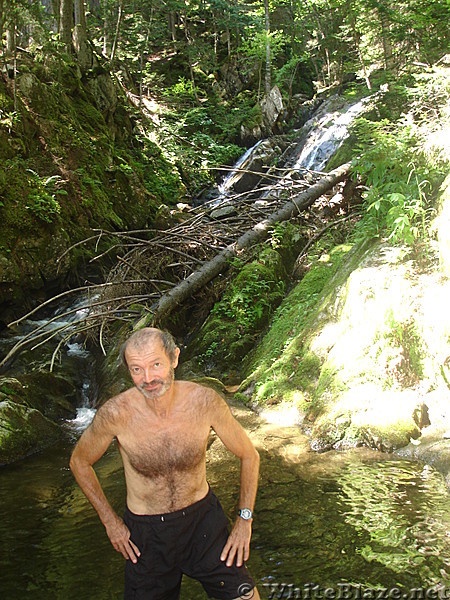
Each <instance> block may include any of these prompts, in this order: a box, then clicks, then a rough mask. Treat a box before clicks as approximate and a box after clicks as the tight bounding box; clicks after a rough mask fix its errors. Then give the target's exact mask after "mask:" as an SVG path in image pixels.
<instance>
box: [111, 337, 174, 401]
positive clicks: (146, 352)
mask: <svg viewBox="0 0 450 600" xmlns="http://www.w3.org/2000/svg"><path fill="white" fill-rule="evenodd" d="M120 353H121V357H122V360H123V362H124V364H125V366H126V367H127V368H128V370H129V372H130V375H131V378H132V379H133V382H134V384H135V386H136V387H137V388H138V389H139V391H140V392H142V394H143V395H144V396H145V397H146V398H148V399H151V400H154V399H156V398H159V397H161V396H163V395H164V394H165V393H166V392H167V391H168V390H169V389H170V387H171V386H172V383H173V381H174V371H175V367H176V366H177V365H178V356H179V354H180V349H179V348H177V346H176V344H175V340H174V339H173V337H172V336H171V334H170V333H169V332H166V331H161V330H160V329H155V328H153V327H146V328H144V329H140V330H138V331H136V332H135V333H133V334H132V335H131V336H130V337H129V338H128V340H127V341H126V342H125V343H124V344H123V345H122V348H121V351H120Z"/></svg>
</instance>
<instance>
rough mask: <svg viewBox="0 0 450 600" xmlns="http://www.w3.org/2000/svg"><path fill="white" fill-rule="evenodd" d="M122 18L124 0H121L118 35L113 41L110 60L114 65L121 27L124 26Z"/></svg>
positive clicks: (117, 25) (117, 24)
mask: <svg viewBox="0 0 450 600" xmlns="http://www.w3.org/2000/svg"><path fill="white" fill-rule="evenodd" d="M122 17H123V0H119V11H118V13H117V22H116V33H115V35H114V41H113V45H112V48H111V56H110V59H109V60H110V61H111V64H113V62H114V58H115V56H116V51H117V45H118V43H119V35H120V26H121V24H122Z"/></svg>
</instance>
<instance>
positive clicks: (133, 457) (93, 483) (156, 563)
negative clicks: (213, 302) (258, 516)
mask: <svg viewBox="0 0 450 600" xmlns="http://www.w3.org/2000/svg"><path fill="white" fill-rule="evenodd" d="M179 354H180V350H179V348H177V347H176V345H175V342H174V340H173V338H172V336H171V335H170V334H169V333H166V332H162V331H160V330H159V329H153V328H145V329H141V330H139V331H137V332H135V333H134V334H133V335H132V336H131V337H130V338H129V339H128V340H127V341H126V342H125V344H124V345H123V347H122V358H123V360H124V362H125V364H126V366H127V368H128V370H129V372H130V375H131V378H132V380H133V383H134V385H135V387H133V388H131V389H129V390H127V391H126V392H124V393H122V394H119V395H118V396H115V397H114V398H112V399H110V400H108V401H107V402H106V403H105V404H104V405H103V406H102V407H101V408H99V409H98V411H97V413H96V415H95V418H94V420H93V422H92V423H91V425H90V426H89V427H88V428H87V429H86V430H85V431H84V433H83V435H82V436H81V438H80V440H79V441H78V443H77V445H76V447H75V449H74V451H73V454H72V457H71V460H70V468H71V469H72V472H73V474H74V475H75V478H76V480H77V482H78V484H79V485H80V487H81V489H82V490H83V492H84V493H85V495H86V496H87V498H88V500H89V501H90V502H91V504H92V505H93V507H94V508H95V510H96V511H97V513H98V515H99V517H100V519H101V521H102V523H103V525H104V526H105V529H106V533H107V535H108V537H109V539H110V541H111V544H112V545H113V547H114V548H115V550H117V551H118V552H120V553H121V554H122V555H123V556H124V557H125V558H126V559H127V562H126V566H125V596H124V598H125V600H131V599H133V600H176V599H177V598H179V594H180V585H181V578H182V574H183V573H185V574H186V575H189V576H190V577H194V578H195V579H198V580H199V581H200V582H201V583H202V585H203V587H204V589H205V590H206V592H207V593H208V595H209V596H210V597H213V598H218V599H222V600H234V599H238V598H253V599H254V600H259V598H260V596H259V594H258V591H257V590H256V588H255V587H254V586H255V583H254V581H253V580H252V578H251V577H250V575H249V574H248V572H247V570H246V567H245V561H246V560H247V559H248V556H249V550H250V538H251V527H252V518H251V517H252V512H251V511H252V510H253V506H254V502H255V497H256V490H257V485H258V470H259V455H258V453H257V451H256V450H255V448H254V447H253V445H252V443H251V441H250V440H249V438H248V436H247V434H246V433H245V431H244V430H243V428H242V427H241V426H240V424H239V423H238V422H237V421H236V420H235V418H234V417H233V416H232V414H231V411H230V409H229V408H228V406H227V404H226V402H225V401H224V400H223V399H222V398H221V397H220V396H219V394H217V393H216V392H214V391H213V390H211V389H209V388H205V387H203V386H201V385H198V384H195V383H192V382H188V381H175V379H174V370H175V367H176V366H177V365H178V356H179ZM211 428H212V429H214V431H215V432H216V434H217V435H218V436H219V438H220V439H221V440H222V441H223V443H224V444H225V446H226V447H227V448H228V449H229V450H231V452H233V453H234V454H235V455H236V456H237V457H239V459H240V461H241V478H240V498H239V507H240V511H239V516H238V517H237V518H236V521H235V523H234V525H233V527H232V530H231V533H230V534H229V533H228V529H227V519H226V517H225V515H224V513H223V510H222V507H221V506H220V503H219V501H218V500H217V498H216V497H215V495H214V493H213V492H212V491H211V489H210V488H209V485H208V483H207V480H206V447H207V442H208V437H209V433H210V430H211ZM114 438H115V439H116V440H117V443H118V447H119V450H120V454H121V456H122V461H123V466H124V472H125V480H126V487H127V506H126V509H125V515H124V518H123V519H121V518H120V517H119V516H118V515H117V514H116V512H115V511H114V510H113V508H112V507H111V505H110V503H109V502H108V500H107V498H106V496H105V494H104V492H103V490H102V487H101V485H100V483H99V481H98V479H97V476H96V474H95V471H94V469H93V467H92V465H93V464H94V463H95V462H96V461H98V460H99V458H100V457H101V456H103V454H104V453H105V452H106V450H107V449H108V447H109V445H110V444H111V442H112V441H113V440H114Z"/></svg>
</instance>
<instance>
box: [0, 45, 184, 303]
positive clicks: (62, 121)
mask: <svg viewBox="0 0 450 600" xmlns="http://www.w3.org/2000/svg"><path fill="white" fill-rule="evenodd" d="M15 90H16V106H15V105H14V82H13V81H11V80H8V81H6V80H5V79H1V78H0V157H1V160H0V240H1V241H0V308H6V307H7V306H11V305H18V304H19V303H21V302H24V303H27V302H28V301H29V296H30V294H29V292H30V291H32V290H40V289H42V288H44V287H48V286H51V285H52V284H55V282H59V285H60V284H61V282H62V280H63V279H64V278H65V277H67V276H68V275H70V274H71V273H73V272H75V271H76V270H77V269H79V268H80V267H81V266H82V264H83V260H84V258H85V257H86V256H88V254H89V253H88V252H86V250H82V249H80V248H76V249H75V250H74V251H73V252H71V253H70V254H65V255H64V252H65V251H66V250H67V249H68V248H69V247H70V246H71V245H72V244H74V243H76V242H78V241H79V240H81V239H84V238H86V237H88V236H89V235H91V234H92V229H93V228H100V229H113V230H117V229H135V228H141V227H145V226H148V225H149V224H151V223H152V220H153V218H154V216H155V214H156V211H157V208H158V207H159V206H160V205H161V204H162V203H166V204H173V203H174V202H176V201H177V199H178V198H180V197H181V196H182V194H183V192H184V187H183V184H182V182H181V178H180V175H179V173H178V172H177V170H176V169H174V168H173V166H172V165H171V164H170V163H169V162H168V161H167V160H166V159H165V158H164V156H163V154H162V152H161V150H160V148H159V147H158V146H157V145H156V144H155V143H153V142H151V141H150V140H149V139H148V138H147V137H145V136H140V135H139V131H138V129H137V122H138V120H137V113H136V112H135V109H134V108H133V107H132V106H131V104H129V103H128V101H127V98H126V96H125V93H124V91H123V89H122V88H121V86H120V85H119V84H118V83H117V82H116V81H115V80H114V78H113V77H112V76H111V75H110V73H109V72H108V71H106V70H105V69H103V68H102V66H101V65H100V64H99V62H98V61H96V62H94V66H93V68H92V69H90V70H89V71H87V72H82V71H81V70H80V68H79V67H78V65H77V64H76V62H73V61H72V60H71V59H69V58H68V57H64V55H57V54H55V53H53V54H52V53H50V54H49V53H47V54H45V55H44V54H43V53H39V51H37V52H36V54H35V55H31V54H30V55H28V54H24V56H21V58H20V62H19V67H18V76H17V79H16V82H15ZM62 255H64V258H63V259H62V260H59V259H60V257H61V256H62Z"/></svg>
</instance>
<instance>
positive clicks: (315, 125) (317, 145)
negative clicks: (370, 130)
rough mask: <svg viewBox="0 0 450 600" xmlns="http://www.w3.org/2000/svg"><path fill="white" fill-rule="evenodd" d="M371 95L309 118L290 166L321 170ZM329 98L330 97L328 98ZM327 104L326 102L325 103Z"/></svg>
mask: <svg viewBox="0 0 450 600" xmlns="http://www.w3.org/2000/svg"><path fill="white" fill-rule="evenodd" d="M371 99H372V97H370V96H369V97H367V98H363V99H362V100H360V101H359V102H357V103H356V104H352V105H350V106H348V105H346V106H345V107H344V110H343V111H342V110H335V111H333V112H328V111H327V112H326V113H325V114H324V115H323V116H322V117H321V118H319V120H317V117H313V118H312V119H310V120H309V121H308V122H307V123H306V124H305V126H304V128H306V129H310V131H309V134H308V137H307V138H306V140H305V142H304V144H303V145H302V147H301V151H300V154H299V155H298V157H297V159H296V160H295V162H294V164H293V166H292V168H293V169H294V170H297V171H298V170H300V169H302V168H303V169H308V170H311V171H322V170H323V169H324V168H325V166H326V164H327V162H328V161H329V160H330V158H331V157H332V156H333V154H334V153H335V152H336V150H338V148H339V146H340V145H341V144H342V142H343V141H344V140H345V138H347V137H348V135H349V131H348V128H349V125H350V124H351V123H352V122H353V121H354V120H355V118H356V117H357V116H359V115H360V114H361V113H362V112H363V111H364V109H365V108H366V104H367V103H368V102H369V100H371ZM330 100H331V99H330ZM327 104H328V103H327Z"/></svg>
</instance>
